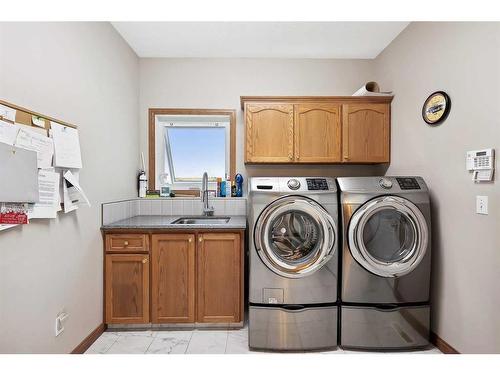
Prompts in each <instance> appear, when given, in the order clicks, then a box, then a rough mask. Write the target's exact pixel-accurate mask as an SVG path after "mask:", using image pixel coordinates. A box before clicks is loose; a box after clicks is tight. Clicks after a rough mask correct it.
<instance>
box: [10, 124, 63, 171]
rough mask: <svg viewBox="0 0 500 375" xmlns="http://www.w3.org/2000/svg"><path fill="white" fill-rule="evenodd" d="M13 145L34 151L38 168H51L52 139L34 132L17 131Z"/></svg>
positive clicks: (52, 154)
mask: <svg viewBox="0 0 500 375" xmlns="http://www.w3.org/2000/svg"><path fill="white" fill-rule="evenodd" d="M15 145H16V146H17V147H21V148H24V149H26V150H31V151H36V154H37V166H38V168H50V167H52V157H53V156H54V142H53V141H52V138H49V137H47V136H46V135H43V134H39V133H37V132H34V131H30V130H26V129H23V128H21V129H19V132H18V134H17V137H16V142H15Z"/></svg>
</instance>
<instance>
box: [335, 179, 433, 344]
mask: <svg viewBox="0 0 500 375" xmlns="http://www.w3.org/2000/svg"><path fill="white" fill-rule="evenodd" d="M337 182H338V185H339V188H340V203H341V211H342V224H343V241H342V242H343V244H342V254H341V258H342V261H341V262H342V269H341V274H342V281H341V296H340V299H341V315H340V326H341V332H340V344H341V346H342V347H345V348H358V349H381V350H391V349H400V350H401V349H415V348H420V347H425V346H427V345H428V344H429V333H430V331H429V327H430V303H429V286H430V273H431V241H430V234H431V233H430V227H431V221H430V220H431V219H430V217H431V216H430V201H429V192H428V189H427V186H426V184H425V182H424V180H423V179H422V178H421V177H346V178H338V179H337Z"/></svg>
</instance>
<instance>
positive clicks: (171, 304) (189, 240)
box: [104, 231, 244, 324]
mask: <svg viewBox="0 0 500 375" xmlns="http://www.w3.org/2000/svg"><path fill="white" fill-rule="evenodd" d="M243 234H244V231H239V232H216V231H206V232H202V231H192V232H189V233H180V232H160V233H158V232H153V233H142V234H137V233H135V234H131V235H127V234H126V233H119V236H118V235H117V233H106V234H105V244H106V246H105V251H106V253H105V280H104V283H105V323H107V324H141V323H150V322H152V323H157V324H172V323H195V322H199V323H239V322H242V321H243V297H244V296H243V274H244V272H243V269H244V268H243V263H244V262H243ZM127 236H128V237H127ZM133 236H136V237H137V236H144V238H145V240H144V241H143V244H144V247H142V248H141V249H142V250H143V251H144V252H145V253H142V254H130V249H128V248H127V247H126V246H123V249H122V251H123V253H120V254H119V253H117V252H118V251H120V249H119V248H118V246H113V247H111V246H110V244H111V243H112V241H111V240H112V239H113V238H129V237H130V238H132V237H133ZM110 237H112V238H110ZM149 245H151V246H150V247H149ZM150 276H151V277H150Z"/></svg>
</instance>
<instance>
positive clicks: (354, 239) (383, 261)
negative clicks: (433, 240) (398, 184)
mask: <svg viewBox="0 0 500 375" xmlns="http://www.w3.org/2000/svg"><path fill="white" fill-rule="evenodd" d="M348 241H349V249H350V251H351V254H352V256H353V257H354V259H356V261H357V262H358V263H359V264H360V265H361V266H363V267H364V268H365V269H367V270H368V271H370V272H372V273H374V274H376V275H378V276H383V277H397V276H403V275H406V274H408V273H410V272H411V271H413V270H414V269H415V268H416V267H417V266H418V264H419V263H420V262H421V260H422V259H423V257H424V256H425V254H426V251H427V242H428V228H427V223H426V220H425V218H424V216H423V215H422V213H421V212H420V210H419V209H418V207H417V206H415V205H414V204H413V203H412V202H410V201H409V200H407V199H404V198H401V197H395V196H384V197H378V198H375V199H373V200H371V201H368V202H367V203H365V204H364V205H363V206H361V207H360V208H359V209H358V210H357V211H356V212H355V213H354V214H353V216H352V217H351V220H350V223H349V229H348Z"/></svg>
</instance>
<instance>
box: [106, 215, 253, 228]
mask: <svg viewBox="0 0 500 375" xmlns="http://www.w3.org/2000/svg"><path fill="white" fill-rule="evenodd" d="M181 217H190V216H189V215H187V216H186V215H185V216H179V215H178V216H164V215H153V216H151V215H147V216H146V215H140V216H133V217H130V218H128V219H124V220H120V221H116V222H114V223H110V224H106V225H103V226H102V227H101V229H103V230H106V229H245V228H246V226H247V218H246V216H229V215H228V216H224V217H229V221H228V222H227V223H223V224H220V223H208V224H172V222H174V221H175V220H177V219H179V218H181ZM216 217H218V216H216Z"/></svg>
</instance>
